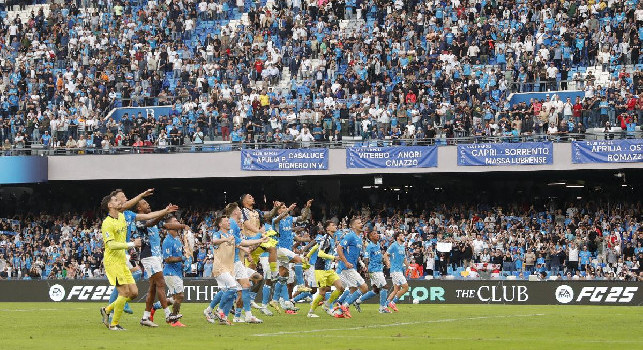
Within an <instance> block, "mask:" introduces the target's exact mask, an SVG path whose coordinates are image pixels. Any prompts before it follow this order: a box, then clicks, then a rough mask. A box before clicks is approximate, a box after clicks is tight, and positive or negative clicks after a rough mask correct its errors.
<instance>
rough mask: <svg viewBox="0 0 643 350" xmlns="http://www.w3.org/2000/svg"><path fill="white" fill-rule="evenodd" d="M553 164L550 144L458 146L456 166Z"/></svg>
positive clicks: (552, 148) (551, 145) (525, 143)
mask: <svg viewBox="0 0 643 350" xmlns="http://www.w3.org/2000/svg"><path fill="white" fill-rule="evenodd" d="M553 163H554V146H553V144H552V143H551V142H523V143H489V144H474V145H458V165H460V166H471V165H480V166H482V165H488V166H494V165H544V164H553Z"/></svg>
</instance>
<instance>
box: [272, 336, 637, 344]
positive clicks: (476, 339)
mask: <svg viewBox="0 0 643 350" xmlns="http://www.w3.org/2000/svg"><path fill="white" fill-rule="evenodd" d="M285 336H287V337H308V336H307V335H303V334H301V335H298V334H285ZM328 336H329V337H333V338H369V339H424V340H453V341H461V340H467V341H470V340H475V341H483V342H484V341H497V342H512V341H515V342H524V341H525V339H513V338H479V337H475V338H464V337H446V338H438V337H430V336H413V335H402V336H370V335H328ZM540 340H542V339H540ZM551 341H556V342H557V341H558V340H557V339H552V340H551ZM570 342H572V343H574V342H576V343H628V344H629V343H637V344H638V343H640V341H639V340H592V339H574V340H570Z"/></svg>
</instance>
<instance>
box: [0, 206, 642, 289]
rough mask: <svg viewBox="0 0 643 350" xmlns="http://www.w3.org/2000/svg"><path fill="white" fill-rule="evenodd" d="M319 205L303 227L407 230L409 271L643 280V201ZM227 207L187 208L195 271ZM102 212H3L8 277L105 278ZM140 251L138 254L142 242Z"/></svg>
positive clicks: (1, 269)
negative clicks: (355, 221) (356, 222)
mask: <svg viewBox="0 0 643 350" xmlns="http://www.w3.org/2000/svg"><path fill="white" fill-rule="evenodd" d="M313 209H314V210H313V220H312V221H311V222H309V223H307V224H306V225H304V226H303V228H304V230H303V233H301V234H302V235H304V236H306V235H309V236H310V235H311V234H312V235H314V233H315V232H320V231H318V230H320V229H321V222H324V221H325V220H334V221H336V222H337V223H339V227H340V232H342V231H343V230H346V228H347V227H346V224H347V221H348V219H349V218H350V217H353V216H359V217H361V218H362V221H363V222H364V223H365V225H364V227H365V232H368V231H370V230H377V231H378V232H380V233H381V245H382V247H383V248H386V247H387V246H388V244H390V243H391V242H392V237H393V235H394V234H395V233H396V232H403V233H404V234H405V236H406V243H405V245H406V247H407V260H408V263H409V264H408V270H407V276H408V277H409V278H426V277H428V276H430V277H436V278H438V277H442V278H465V279H475V278H507V277H509V276H513V277H511V278H518V279H527V278H528V277H529V276H530V275H536V276H541V277H546V276H554V277H556V278H566V279H606V280H637V279H638V280H643V271H641V269H640V267H641V264H642V263H643V228H642V226H641V224H642V221H643V220H641V218H642V216H641V214H642V213H641V204H640V202H639V203H623V204H622V205H620V206H618V207H614V206H612V207H611V209H610V210H609V211H608V210H607V208H605V207H602V206H598V205H595V204H594V203H591V204H581V203H565V204H564V205H561V206H558V207H557V206H555V205H548V206H543V207H542V208H534V207H533V206H531V207H527V206H522V205H517V204H508V205H505V206H490V205H489V206H486V205H478V206H476V207H472V206H467V205H464V204H453V205H436V206H433V205H429V204H426V203H419V202H416V203H411V204H409V205H406V206H404V207H399V206H395V205H393V204H392V203H391V204H380V205H378V206H377V207H370V206H368V205H365V204H357V205H355V206H353V207H348V208H344V209H341V212H342V213H341V214H340V209H339V207H338V206H328V205H320V204H316V206H315V207H313ZM220 214H221V213H220V212H218V211H215V210H182V212H181V213H180V217H181V219H182V221H183V223H185V224H187V225H189V226H190V228H191V230H192V231H193V232H194V233H195V237H196V240H197V243H196V246H195V249H194V255H193V257H192V259H191V260H190V261H188V263H187V264H186V271H185V272H186V276H192V277H203V276H210V275H211V273H210V272H211V269H212V260H211V256H210V255H209V252H208V246H209V241H210V239H211V237H212V233H213V232H214V230H215V228H214V226H213V225H214V221H215V218H216V217H217V215H220ZM100 222H101V217H99V216H97V215H96V214H95V213H94V212H91V211H87V212H85V213H83V214H81V213H76V214H66V215H56V216H53V215H46V214H41V215H23V216H17V217H15V218H12V219H2V220H0V265H1V266H0V277H2V278H13V279H16V278H17V279H39V278H43V279H61V278H66V279H74V278H78V279H83V278H103V277H104V271H103V268H102V266H101V265H102V264H101V261H102V241H101V233H100V229H99V227H100ZM340 234H341V233H340ZM365 237H366V235H364V239H366V238H365ZM338 239H339V236H338ZM297 249H299V248H297ZM297 249H295V250H297ZM131 254H132V256H133V257H136V253H135V252H134V251H131ZM430 277H429V278H430Z"/></svg>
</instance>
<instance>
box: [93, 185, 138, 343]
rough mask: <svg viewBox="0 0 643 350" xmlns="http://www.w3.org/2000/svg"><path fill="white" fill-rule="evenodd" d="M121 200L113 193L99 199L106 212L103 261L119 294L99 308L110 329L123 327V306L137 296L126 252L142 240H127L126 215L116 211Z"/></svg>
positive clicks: (103, 230) (110, 281)
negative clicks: (111, 315)
mask: <svg viewBox="0 0 643 350" xmlns="http://www.w3.org/2000/svg"><path fill="white" fill-rule="evenodd" d="M121 205H122V203H121V201H120V200H119V198H118V197H117V196H116V195H114V193H111V194H109V195H108V196H106V197H105V198H103V200H102V201H101V208H102V209H103V210H105V211H107V212H108V213H109V215H108V216H107V217H106V218H105V219H104V220H103V225H102V234H103V242H104V244H105V251H104V253H103V265H104V267H105V274H106V275H107V278H108V279H109V283H110V284H111V285H113V286H115V287H116V289H117V290H118V298H117V299H116V301H115V302H113V303H111V304H109V305H108V306H106V307H103V308H101V310H100V312H101V316H102V318H103V323H104V324H105V326H107V328H109V329H110V330H115V331H117V330H125V329H124V328H123V327H121V326H120V325H119V324H118V322H119V320H120V318H121V316H122V315H123V306H124V305H125V303H126V302H128V301H129V300H132V299H134V298H136V297H137V296H138V288H137V287H136V282H135V281H134V277H132V273H131V272H130V270H129V268H128V267H127V258H126V255H125V253H126V252H127V250H128V249H129V248H134V247H140V246H141V240H140V239H135V240H134V241H133V242H129V243H128V242H126V237H127V224H126V222H125V216H124V215H123V213H121V212H120V211H119V209H120V207H121ZM112 311H114V317H113V318H112V322H111V323H110V322H109V314H110V312H112Z"/></svg>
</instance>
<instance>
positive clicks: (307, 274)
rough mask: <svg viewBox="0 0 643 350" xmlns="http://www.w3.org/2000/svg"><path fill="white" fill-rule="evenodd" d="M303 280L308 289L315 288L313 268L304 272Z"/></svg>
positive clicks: (315, 280)
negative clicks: (306, 283)
mask: <svg viewBox="0 0 643 350" xmlns="http://www.w3.org/2000/svg"><path fill="white" fill-rule="evenodd" d="M304 278H305V279H306V282H308V286H309V287H317V279H315V268H314V267H313V266H311V267H310V268H309V269H308V270H304Z"/></svg>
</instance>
